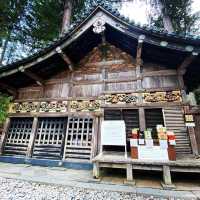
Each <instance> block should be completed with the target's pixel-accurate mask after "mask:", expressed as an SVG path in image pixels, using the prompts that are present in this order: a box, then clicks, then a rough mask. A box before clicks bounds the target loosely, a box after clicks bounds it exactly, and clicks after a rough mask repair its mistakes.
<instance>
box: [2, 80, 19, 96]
mask: <svg viewBox="0 0 200 200" xmlns="http://www.w3.org/2000/svg"><path fill="white" fill-rule="evenodd" d="M0 88H2V89H4V90H7V91H8V92H9V93H10V94H12V95H13V96H16V94H17V90H16V89H15V88H14V87H12V86H10V85H8V84H6V83H3V82H0Z"/></svg>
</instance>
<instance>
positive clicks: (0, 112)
mask: <svg viewBox="0 0 200 200" xmlns="http://www.w3.org/2000/svg"><path fill="white" fill-rule="evenodd" d="M10 101H11V97H9V96H7V95H5V94H1V93H0V124H1V123H3V122H4V121H5V119H6V117H7V111H8V107H9V104H10Z"/></svg>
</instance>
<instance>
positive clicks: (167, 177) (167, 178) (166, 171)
mask: <svg viewBox="0 0 200 200" xmlns="http://www.w3.org/2000/svg"><path fill="white" fill-rule="evenodd" d="M163 182H164V184H165V185H171V184H172V179H171V172H170V167H169V166H166V165H163Z"/></svg>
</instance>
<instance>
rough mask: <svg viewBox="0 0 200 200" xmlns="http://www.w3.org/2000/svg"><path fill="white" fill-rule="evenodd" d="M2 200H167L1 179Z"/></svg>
mask: <svg viewBox="0 0 200 200" xmlns="http://www.w3.org/2000/svg"><path fill="white" fill-rule="evenodd" d="M0 199H1V200H33V199H34V200H50V199H51V200H102V199H104V200H167V199H166V198H158V197H153V196H150V197H144V196H138V195H136V194H134V193H122V192H111V191H100V190H90V189H82V188H75V187H64V186H53V185H45V184H39V183H32V182H26V181H20V180H15V179H6V178H1V177H0Z"/></svg>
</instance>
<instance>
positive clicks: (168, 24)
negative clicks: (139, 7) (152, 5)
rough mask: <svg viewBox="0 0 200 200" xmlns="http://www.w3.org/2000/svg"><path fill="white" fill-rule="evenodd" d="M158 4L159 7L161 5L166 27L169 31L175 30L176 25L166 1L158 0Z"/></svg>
mask: <svg viewBox="0 0 200 200" xmlns="http://www.w3.org/2000/svg"><path fill="white" fill-rule="evenodd" d="M158 4H159V7H160V11H161V13H162V20H163V25H164V29H165V30H166V31H167V32H168V33H172V32H174V27H173V25H172V20H171V18H170V16H169V14H168V11H167V8H166V4H165V1H163V0H158Z"/></svg>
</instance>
